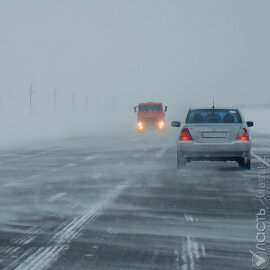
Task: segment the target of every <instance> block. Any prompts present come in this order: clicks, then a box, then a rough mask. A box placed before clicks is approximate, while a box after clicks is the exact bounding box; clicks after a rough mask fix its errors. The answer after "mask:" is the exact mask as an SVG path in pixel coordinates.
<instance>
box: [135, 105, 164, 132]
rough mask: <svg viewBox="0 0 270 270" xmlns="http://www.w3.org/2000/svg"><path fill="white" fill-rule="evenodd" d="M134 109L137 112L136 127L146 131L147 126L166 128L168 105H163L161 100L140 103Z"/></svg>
mask: <svg viewBox="0 0 270 270" xmlns="http://www.w3.org/2000/svg"><path fill="white" fill-rule="evenodd" d="M134 111H135V113H137V125H136V128H137V130H138V131H144V130H145V129H146V128H156V129H158V130H164V129H165V127H166V123H165V112H167V106H163V105H162V103H161V102H144V103H140V104H139V105H138V106H135V107H134Z"/></svg>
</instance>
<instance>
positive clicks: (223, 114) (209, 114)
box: [186, 109, 242, 124]
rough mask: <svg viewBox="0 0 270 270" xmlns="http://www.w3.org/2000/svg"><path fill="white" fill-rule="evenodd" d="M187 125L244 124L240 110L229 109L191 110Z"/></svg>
mask: <svg viewBox="0 0 270 270" xmlns="http://www.w3.org/2000/svg"><path fill="white" fill-rule="evenodd" d="M186 123H187V124H190V123H193V124H199V123H227V124H228V123H242V119H241V116H240V114H239V112H238V110H229V109H199V110H190V111H189V113H188V115H187V119H186Z"/></svg>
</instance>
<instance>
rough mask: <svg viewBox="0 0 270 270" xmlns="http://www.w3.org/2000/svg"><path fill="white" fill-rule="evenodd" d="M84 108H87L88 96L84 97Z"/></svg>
mask: <svg viewBox="0 0 270 270" xmlns="http://www.w3.org/2000/svg"><path fill="white" fill-rule="evenodd" d="M85 108H86V110H87V109H88V97H86V98H85Z"/></svg>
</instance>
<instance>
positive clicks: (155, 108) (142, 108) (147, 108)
mask: <svg viewBox="0 0 270 270" xmlns="http://www.w3.org/2000/svg"><path fill="white" fill-rule="evenodd" d="M139 112H162V105H139Z"/></svg>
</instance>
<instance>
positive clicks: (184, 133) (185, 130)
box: [179, 128, 192, 141]
mask: <svg viewBox="0 0 270 270" xmlns="http://www.w3.org/2000/svg"><path fill="white" fill-rule="evenodd" d="M179 140H180V141H192V136H191V134H190V132H189V130H188V128H183V129H182V131H181V134H180V138H179Z"/></svg>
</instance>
